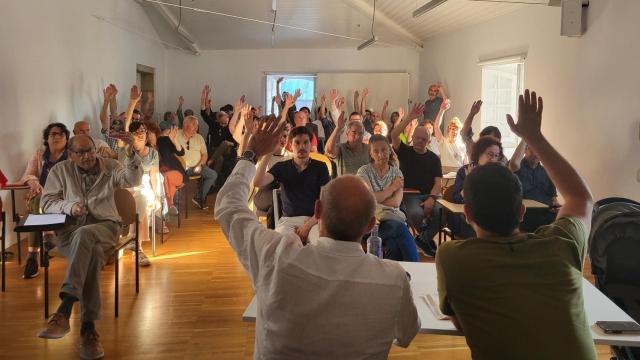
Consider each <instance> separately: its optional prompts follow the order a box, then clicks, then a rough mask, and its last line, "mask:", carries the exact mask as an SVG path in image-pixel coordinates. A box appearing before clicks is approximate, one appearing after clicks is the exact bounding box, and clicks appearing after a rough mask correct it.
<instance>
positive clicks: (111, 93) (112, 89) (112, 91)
mask: <svg viewBox="0 0 640 360" xmlns="http://www.w3.org/2000/svg"><path fill="white" fill-rule="evenodd" d="M103 94H104V99H105V100H107V101H111V99H113V98H114V97H115V96H116V95H117V94H118V89H116V86H115V85H113V84H109V86H107V87H106V88H105V89H104V91H103Z"/></svg>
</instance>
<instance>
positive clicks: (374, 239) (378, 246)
mask: <svg viewBox="0 0 640 360" xmlns="http://www.w3.org/2000/svg"><path fill="white" fill-rule="evenodd" d="M367 253H369V254H373V255H375V256H377V257H379V258H380V259H382V239H381V238H380V236H378V225H377V224H376V225H374V226H373V229H371V236H369V239H367Z"/></svg>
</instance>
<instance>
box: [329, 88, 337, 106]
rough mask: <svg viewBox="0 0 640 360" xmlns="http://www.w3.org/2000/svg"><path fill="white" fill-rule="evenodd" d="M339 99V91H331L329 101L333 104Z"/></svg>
mask: <svg viewBox="0 0 640 360" xmlns="http://www.w3.org/2000/svg"><path fill="white" fill-rule="evenodd" d="M337 97H338V89H331V91H329V100H331V102H332V103H333V102H334V101H336V98H337Z"/></svg>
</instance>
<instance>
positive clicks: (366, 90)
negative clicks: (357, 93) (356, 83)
mask: <svg viewBox="0 0 640 360" xmlns="http://www.w3.org/2000/svg"><path fill="white" fill-rule="evenodd" d="M367 96H369V88H364V90H362V98H366V97H367Z"/></svg>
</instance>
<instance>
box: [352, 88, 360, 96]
mask: <svg viewBox="0 0 640 360" xmlns="http://www.w3.org/2000/svg"><path fill="white" fill-rule="evenodd" d="M353 97H356V98H357V97H360V92H359V91H358V90H356V91H355V92H354V93H353Z"/></svg>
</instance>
